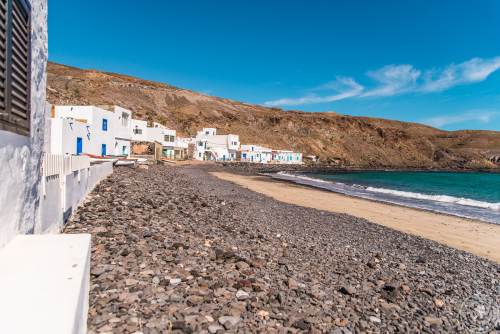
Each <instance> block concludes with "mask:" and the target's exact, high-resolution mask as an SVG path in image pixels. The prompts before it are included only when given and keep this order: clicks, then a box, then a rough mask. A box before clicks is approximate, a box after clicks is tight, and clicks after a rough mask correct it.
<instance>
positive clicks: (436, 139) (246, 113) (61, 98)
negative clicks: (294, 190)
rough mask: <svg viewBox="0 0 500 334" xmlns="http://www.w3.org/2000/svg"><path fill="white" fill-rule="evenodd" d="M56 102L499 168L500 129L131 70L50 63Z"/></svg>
mask: <svg viewBox="0 0 500 334" xmlns="http://www.w3.org/2000/svg"><path fill="white" fill-rule="evenodd" d="M48 84H49V87H48V99H49V102H51V103H53V104H75V105H88V104H94V105H101V104H117V105H120V106H123V107H125V108H128V109H131V110H132V111H133V112H134V117H135V118H139V119H146V120H150V121H153V120H154V121H158V122H162V123H164V124H165V125H167V126H169V127H171V128H174V129H176V130H177V131H178V132H179V134H180V135H193V134H195V133H196V131H197V130H199V129H200V128H202V127H216V128H218V129H219V131H220V132H221V133H230V132H231V133H236V134H239V135H240V138H241V142H242V143H255V144H262V145H266V146H271V147H273V148H282V149H294V150H299V151H302V152H305V153H306V154H313V155H317V156H319V157H320V158H321V159H322V161H324V162H330V163H340V164H342V165H352V166H359V167H395V168H494V167H498V165H497V164H495V163H493V162H492V161H490V158H491V157H493V156H495V155H498V154H500V132H493V131H455V132H447V131H441V130H438V129H435V128H432V127H429V126H425V125H421V124H414V123H405V122H398V121H390V120H384V119H376V118H367V117H352V116H343V115H339V114H336V113H307V112H298V111H283V110H281V109H276V108H266V107H262V106H257V105H250V104H246V103H241V102H236V101H232V100H228V99H223V98H218V97H212V96H207V95H203V94H200V93H196V92H193V91H189V90H186V89H181V88H177V87H173V86H169V85H166V84H162V83H157V82H151V81H146V80H142V79H138V78H133V77H130V76H126V75H121V74H114V73H106V72H100V71H94V70H81V69H78V68H74V67H68V66H64V65H59V64H54V63H50V64H49V66H48Z"/></svg>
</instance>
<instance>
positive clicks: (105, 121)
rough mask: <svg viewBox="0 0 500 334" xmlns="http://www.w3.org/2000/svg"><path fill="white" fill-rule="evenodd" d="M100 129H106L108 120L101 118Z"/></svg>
mask: <svg viewBox="0 0 500 334" xmlns="http://www.w3.org/2000/svg"><path fill="white" fill-rule="evenodd" d="M102 131H108V120H107V119H105V118H103V119H102Z"/></svg>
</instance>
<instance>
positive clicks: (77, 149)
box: [76, 137, 83, 155]
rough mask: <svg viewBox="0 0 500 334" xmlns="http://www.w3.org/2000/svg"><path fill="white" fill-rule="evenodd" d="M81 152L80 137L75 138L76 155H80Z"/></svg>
mask: <svg viewBox="0 0 500 334" xmlns="http://www.w3.org/2000/svg"><path fill="white" fill-rule="evenodd" d="M82 152H83V140H82V137H77V138H76V155H80V154H82Z"/></svg>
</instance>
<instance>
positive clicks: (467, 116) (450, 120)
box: [423, 110, 500, 128]
mask: <svg viewBox="0 0 500 334" xmlns="http://www.w3.org/2000/svg"><path fill="white" fill-rule="evenodd" d="M497 116H500V111H496V110H470V111H467V112H465V113H462V114H458V115H445V116H437V117H432V118H429V119H427V120H424V121H423V123H425V124H428V125H431V126H435V127H438V128H440V127H443V126H446V125H450V124H458V123H465V122H480V123H484V124H488V123H490V122H491V121H492V120H493V119H494V118H496V117H497Z"/></svg>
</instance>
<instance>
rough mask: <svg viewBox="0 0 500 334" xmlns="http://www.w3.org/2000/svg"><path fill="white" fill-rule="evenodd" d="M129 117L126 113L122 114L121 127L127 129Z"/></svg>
mask: <svg viewBox="0 0 500 334" xmlns="http://www.w3.org/2000/svg"><path fill="white" fill-rule="evenodd" d="M128 116H129V115H128V114H127V113H126V112H122V126H123V127H127V126H128V118H129V117H128Z"/></svg>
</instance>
